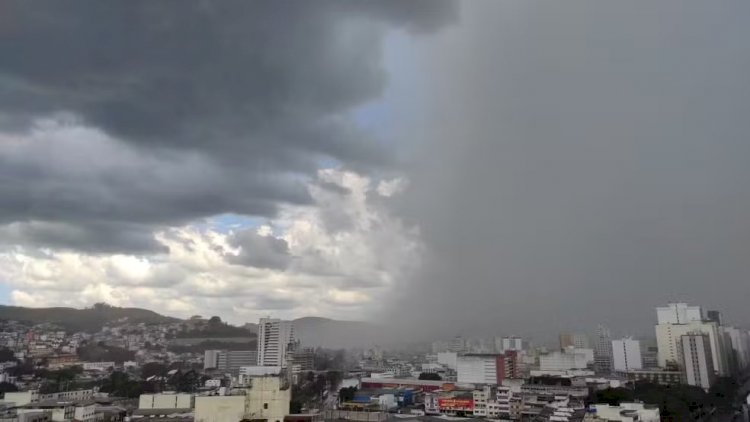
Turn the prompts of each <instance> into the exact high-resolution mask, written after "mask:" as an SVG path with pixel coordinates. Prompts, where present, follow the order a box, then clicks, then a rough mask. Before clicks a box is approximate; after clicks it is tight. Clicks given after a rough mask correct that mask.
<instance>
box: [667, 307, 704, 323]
mask: <svg viewBox="0 0 750 422" xmlns="http://www.w3.org/2000/svg"><path fill="white" fill-rule="evenodd" d="M703 320H705V314H704V312H703V309H701V307H700V306H690V305H688V304H687V303H670V304H669V305H667V306H659V307H657V308H656V321H657V324H686V323H688V322H700V321H703Z"/></svg>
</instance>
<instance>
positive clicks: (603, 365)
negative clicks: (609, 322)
mask: <svg viewBox="0 0 750 422" xmlns="http://www.w3.org/2000/svg"><path fill="white" fill-rule="evenodd" d="M594 369H595V370H596V372H598V373H601V374H609V373H611V372H612V338H611V336H610V333H609V329H608V328H607V327H604V326H601V325H600V326H599V327H598V328H597V331H596V348H595V349H594Z"/></svg>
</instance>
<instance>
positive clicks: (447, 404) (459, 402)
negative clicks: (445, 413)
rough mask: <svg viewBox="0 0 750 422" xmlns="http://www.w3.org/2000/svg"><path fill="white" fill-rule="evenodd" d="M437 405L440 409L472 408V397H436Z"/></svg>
mask: <svg viewBox="0 0 750 422" xmlns="http://www.w3.org/2000/svg"><path fill="white" fill-rule="evenodd" d="M438 407H439V408H440V410H473V409H474V399H454V398H444V399H438Z"/></svg>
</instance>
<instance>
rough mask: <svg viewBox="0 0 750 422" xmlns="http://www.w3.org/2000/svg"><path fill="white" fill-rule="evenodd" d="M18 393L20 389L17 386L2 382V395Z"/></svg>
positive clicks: (0, 384) (0, 389)
mask: <svg viewBox="0 0 750 422" xmlns="http://www.w3.org/2000/svg"><path fill="white" fill-rule="evenodd" d="M16 391H18V387H16V386H15V384H11V383H9V382H0V393H3V394H5V393H14V392H16Z"/></svg>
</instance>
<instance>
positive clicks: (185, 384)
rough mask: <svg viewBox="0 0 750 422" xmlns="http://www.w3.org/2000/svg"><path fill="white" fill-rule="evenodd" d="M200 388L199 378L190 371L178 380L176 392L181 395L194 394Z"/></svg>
mask: <svg viewBox="0 0 750 422" xmlns="http://www.w3.org/2000/svg"><path fill="white" fill-rule="evenodd" d="M178 373H179V372H178ZM200 386H201V376H200V375H199V374H198V373H197V372H195V371H193V370H190V371H187V372H185V373H184V374H182V376H181V377H180V378H179V381H178V382H177V391H179V392H181V393H195V392H196V390H198V388H199V387H200Z"/></svg>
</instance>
